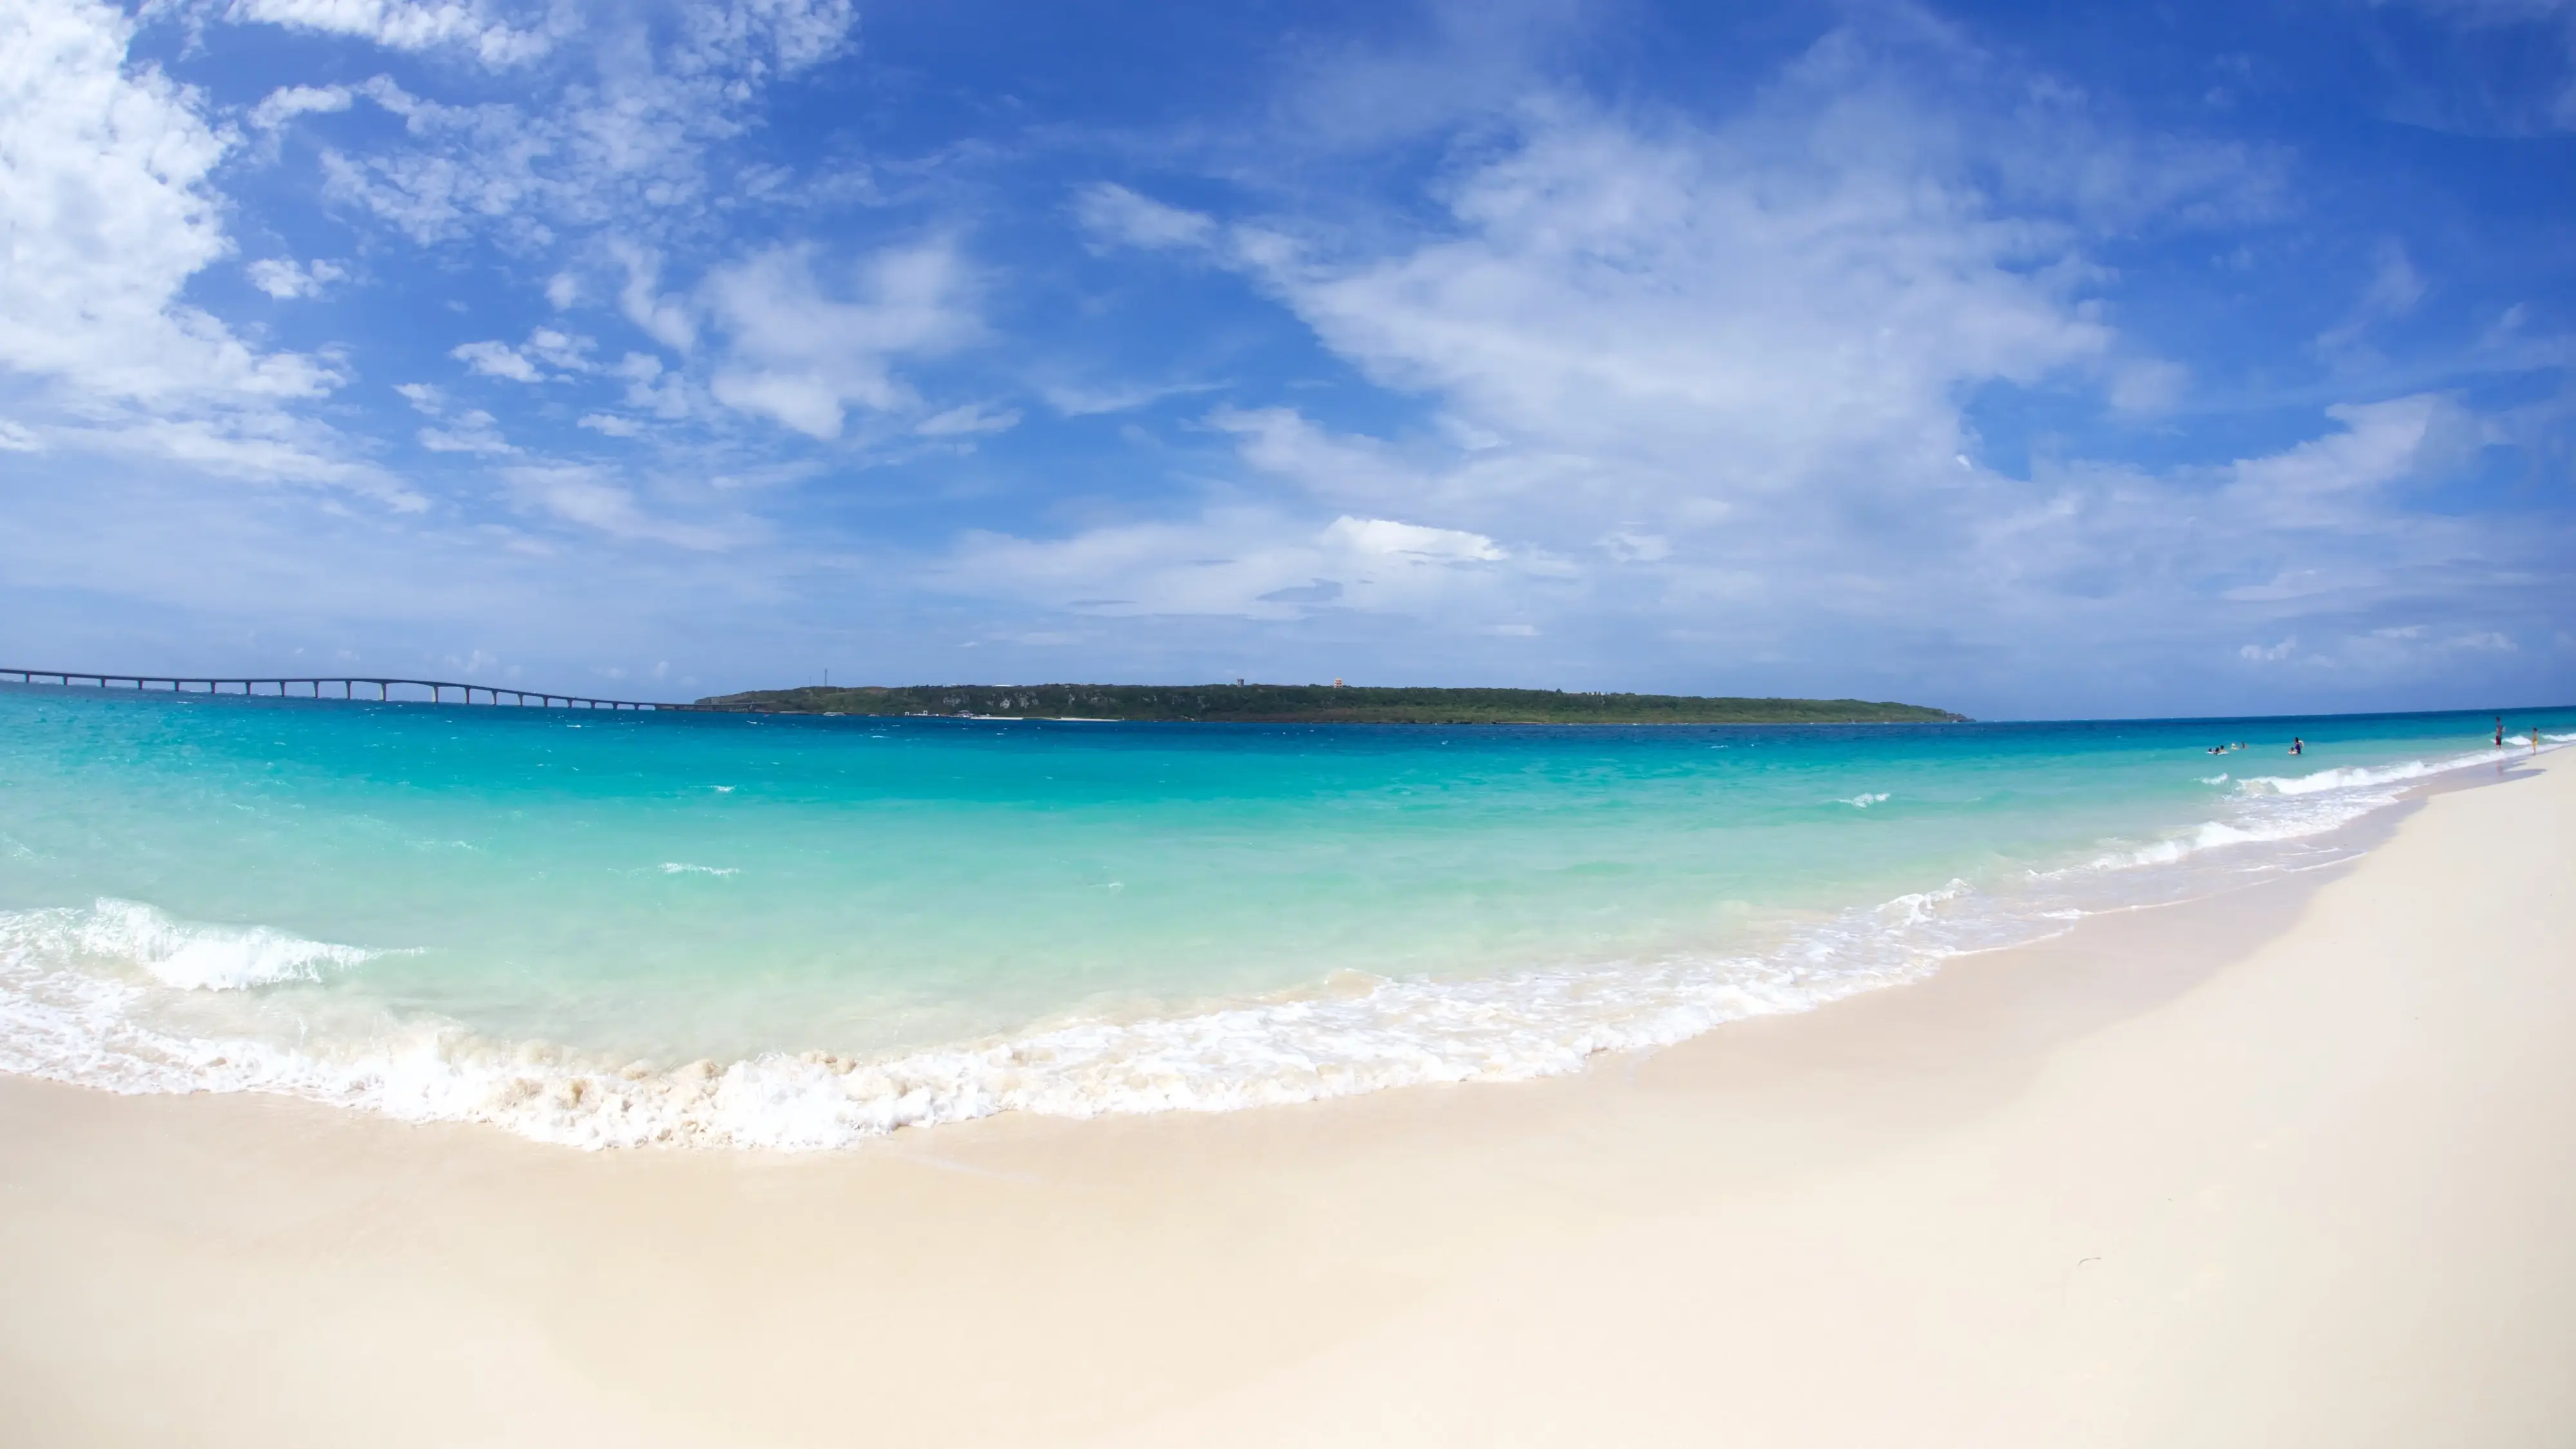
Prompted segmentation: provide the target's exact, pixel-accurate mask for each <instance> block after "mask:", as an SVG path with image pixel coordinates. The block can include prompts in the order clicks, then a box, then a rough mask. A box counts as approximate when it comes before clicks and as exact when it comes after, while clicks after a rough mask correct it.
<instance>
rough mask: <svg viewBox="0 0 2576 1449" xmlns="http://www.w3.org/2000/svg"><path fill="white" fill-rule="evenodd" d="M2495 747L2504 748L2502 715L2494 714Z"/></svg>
mask: <svg viewBox="0 0 2576 1449" xmlns="http://www.w3.org/2000/svg"><path fill="white" fill-rule="evenodd" d="M2496 748H2497V749H2499V750H2500V749H2503V748H2504V716H2503V715H2497V716H2496Z"/></svg>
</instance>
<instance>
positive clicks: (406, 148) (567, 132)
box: [258, 0, 856, 245]
mask: <svg viewBox="0 0 2576 1449" xmlns="http://www.w3.org/2000/svg"><path fill="white" fill-rule="evenodd" d="M258 3H259V4H261V6H262V7H263V12H264V13H263V18H274V19H279V20H280V21H281V23H294V24H299V25H303V26H305V27H306V28H315V29H325V30H331V31H334V32H336V33H342V34H352V35H360V36H364V37H366V38H368V39H371V40H375V41H376V42H377V43H379V44H383V45H387V46H389V47H391V48H396V49H416V48H424V47H428V46H457V45H463V46H465V47H466V48H468V49H470V50H472V51H473V52H474V53H476V54H478V55H480V56H481V57H482V58H483V59H484V60H485V61H486V63H488V64H496V65H516V64H519V63H521V62H527V63H528V64H526V66H525V68H524V69H523V70H521V71H519V72H517V73H515V75H514V79H513V82H512V85H511V89H512V90H513V91H515V92H518V93H520V94H524V95H526V96H527V97H528V99H526V100H525V101H482V102H478V103H475V104H470V105H449V104H443V103H440V102H438V101H435V100H431V99H427V98H423V97H420V96H415V95H412V94H410V93H409V92H407V91H405V90H404V89H403V88H402V87H401V86H399V85H396V84H395V83H394V82H393V81H392V80H390V79H388V78H385V77H381V76H379V77H377V78H376V79H374V80H371V81H369V82H367V83H365V84H364V85H361V86H357V87H354V88H353V90H354V92H355V94H358V95H362V96H365V97H366V98H367V99H370V100H372V101H374V102H375V103H377V104H378V105H380V106H382V107H384V108H385V109H386V110H388V111H390V112H392V113H393V114H395V115H397V116H399V117H401V118H402V120H403V123H404V130H405V141H404V142H403V143H402V144H398V145H393V146H387V147H378V148H372V149H368V150H363V151H360V150H332V151H329V152H326V153H325V154H324V156H323V168H324V174H325V178H326V180H327V182H328V184H329V187H330V190H331V192H332V194H333V195H335V196H337V197H338V198H340V199H342V200H344V201H346V202H349V203H351V204H354V205H356V206H358V207H362V208H364V209H365V210H367V211H370V212H372V213H374V214H375V215H376V216H378V217H379V218H381V219H383V220H384V221H386V222H388V223H390V224H392V225H393V226H395V227H397V228H399V229H400V230H402V231H403V232H404V233H406V234H407V235H409V236H411V237H412V238H413V239H414V240H416V241H419V242H421V243H423V244H430V243H436V242H442V241H450V240H455V239H458V238H461V237H464V236H466V235H468V234H470V233H472V232H474V231H476V230H479V229H482V228H487V227H490V228H497V229H499V230H501V231H502V232H503V233H504V234H505V235H509V236H511V237H513V238H514V239H516V240H518V241H521V242H523V243H528V244H533V245H545V244H549V243H551V242H553V241H554V240H555V239H556V238H557V237H558V236H559V235H560V234H561V232H562V230H563V229H566V228H572V229H578V230H585V231H590V230H600V229H605V228H609V227H612V226H613V227H615V228H616V229H617V231H618V232H619V234H620V235H621V236H625V237H628V238H632V237H636V236H651V235H654V234H656V233H657V232H659V231H660V230H662V229H663V228H664V227H665V226H666V225H667V223H668V222H669V220H670V219H673V218H687V217H691V216H695V215H699V214H701V213H702V211H703V209H704V208H705V206H706V205H707V203H708V200H709V197H710V195H711V194H712V193H713V192H714V191H715V190H716V189H717V187H718V184H719V183H718V179H717V178H714V177H711V176H710V175H709V173H708V167H707V160H706V157H707V152H708V150H709V148H710V147H712V146H715V145H717V144H719V143H721V142H724V141H726V140H729V139H731V138H733V137H736V136H739V135H741V134H742V133H743V132H745V131H746V130H749V129H751V128H752V127H753V126H754V125H756V124H757V122H758V119H759V116H760V109H759V102H760V101H761V99H762V98H763V96H764V95H765V92H766V90H767V87H768V86H769V84H770V83H771V82H772V81H774V80H775V79H777V78H778V77H780V76H783V75H789V74H793V73H795V72H798V71H801V70H804V69H806V68H808V67H810V66H813V65H815V64H817V63H819V62H820V61H822V60H824V59H826V58H828V57H829V56H831V55H833V54H835V53H837V52H838V51H839V50H840V49H841V48H842V47H843V46H844V45H845V44H846V43H847V40H848V36H849V31H850V28H851V26H852V25H853V24H854V23H855V20H856V15H855V12H854V11H853V10H852V8H851V7H850V5H849V3H848V0H712V3H706V4H696V5H689V6H683V7H679V8H678V9H676V10H675V11H671V12H668V13H667V14H663V13H652V14H648V13H646V12H644V11H638V10H631V9H628V10H619V9H615V8H610V9H589V10H581V9H572V8H565V9H561V10H552V11H546V12H543V13H542V14H532V15H531V17H530V19H529V21H528V22H527V24H525V25H518V26H513V25H509V24H505V23H502V22H500V21H498V20H496V19H494V18H493V17H492V16H491V15H490V14H488V13H487V12H485V11H482V10H479V9H473V8H471V7H465V6H458V5H406V4H400V3H383V0H258ZM531 8H532V10H533V8H534V7H531ZM270 12H273V13H270ZM477 27H480V28H477ZM549 52H552V54H551V55H549ZM539 57H546V58H545V59H544V60H543V62H542V63H538V58H539Z"/></svg>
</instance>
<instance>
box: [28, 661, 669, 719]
mask: <svg viewBox="0 0 2576 1449" xmlns="http://www.w3.org/2000/svg"><path fill="white" fill-rule="evenodd" d="M13 680H14V681H15V682H17V683H19V684H58V685H63V686H65V687H77V688H81V689H118V688H130V689H134V690H136V691H138V692H140V691H150V692H153V693H166V694H212V695H232V696H236V697H244V698H253V699H356V698H357V697H358V687H359V686H360V685H365V686H366V687H367V688H369V689H372V690H374V691H375V692H376V699H377V700H378V701H379V702H382V703H393V702H396V701H397V699H398V698H401V697H399V696H396V695H395V694H394V691H395V690H397V689H425V690H428V691H429V698H428V700H427V701H425V702H426V703H429V704H446V703H449V702H450V701H449V700H448V698H447V691H449V690H451V689H452V690H455V691H456V696H457V700H458V701H460V702H462V703H465V704H486V705H497V704H499V703H500V702H501V696H503V695H505V694H506V695H508V696H509V697H510V702H511V703H512V704H513V705H517V706H524V707H527V708H532V709H650V710H665V709H679V710H702V709H706V708H707V706H706V705H702V704H667V703H662V702H658V701H654V700H642V699H591V698H588V697H586V696H583V695H578V694H549V693H546V692H544V691H542V690H534V689H511V688H507V687H505V686H501V685H492V684H464V683H460V682H458V681H456V680H453V679H369V678H361V677H357V676H349V677H342V676H338V675H329V676H321V677H311V678H291V679H186V678H174V677H172V676H170V675H165V674H90V673H84V672H81V671H77V670H75V671H70V672H66V671H64V670H60V669H0V683H8V682H11V681H13ZM333 689H337V690H339V691H340V692H339V693H338V694H333V693H331V692H330V691H331V690H333ZM263 691H265V692H263ZM477 694H480V695H482V696H483V698H482V699H480V700H477V699H476V698H475V697H474V696H475V695H477ZM412 702H414V703H419V702H423V701H417V700H415V701H412Z"/></svg>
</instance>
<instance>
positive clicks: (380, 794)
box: [0, 687, 2576, 1148]
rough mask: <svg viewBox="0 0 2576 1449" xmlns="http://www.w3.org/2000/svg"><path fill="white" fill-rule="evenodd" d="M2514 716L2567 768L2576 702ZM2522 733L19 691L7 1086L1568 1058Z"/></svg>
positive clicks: (610, 1116) (646, 1113)
mask: <svg viewBox="0 0 2576 1449" xmlns="http://www.w3.org/2000/svg"><path fill="white" fill-rule="evenodd" d="M2506 723H2507V724H2508V726H2509V727H2511V728H2513V729H2515V730H2516V731H2518V732H2519V731H2527V730H2529V729H2531V728H2533V727H2535V726H2537V727H2539V728H2541V729H2543V730H2544V731H2545V732H2546V733H2547V734H2548V735H2551V736H2555V737H2556V738H2555V739H2553V740H2551V741H2549V744H2551V745H2555V744H2559V743H2563V742H2565V741H2566V740H2567V739H2568V738H2570V732H2571V731H2576V711H2570V710H2558V711H2547V712H2534V711H2514V712H2510V713H2508V715H2507V717H2506ZM2491 728H2492V726H2491V715H2490V714H2488V713H2477V714H2453V715H2382V716H2345V717H2332V718H2300V719H2254V720H2200V721H2146V722H2117V723H2081V724H1979V725H1937V726H1859V727H1817V726H1802V727H1782V728H1765V727H1740V726H1739V727H1707V728H1697V727H1670V726H1667V727H1655V728H1639V729H1622V728H1607V727H1597V726H1595V727H1579V726H1578V727H1552V728H1542V727H1532V728H1520V727H1494V726H1483V727H1427V726H1386V727H1372V726H1347V725H1343V726H1258V725H1135V724H1100V723H1082V722H1069V721H1068V722H1054V721H990V720H961V719H904V720H871V719H816V718H796V717H777V716H770V717H761V716H743V715H703V714H632V713H623V714H610V713H592V712H585V711H568V710H537V709H513V708H495V707H488V706H477V707H465V706H453V705H451V706H445V707H440V706H433V705H422V704H369V703H340V702H330V701H325V702H302V701H280V700H243V699H238V698H232V699H209V698H205V697H202V696H201V697H195V698H188V697H174V696H171V695H166V694H163V695H137V694H134V693H130V692H115V693H111V692H102V691H98V690H80V689H71V690H64V689H48V688H15V687H11V688H0V1070H7V1071H13V1072H23V1073H34V1074H38V1075H42V1076H47V1077H52V1078H57V1079H60V1080H64V1081H71V1082H81V1083H88V1084H91V1085H95V1086H101V1087H108V1088H113V1089H117V1090H123V1091H189V1090H218V1091H233V1090H248V1091H276V1092H288V1093H295V1094H299V1095H303V1096H308V1097H313V1098H318V1099H321V1100H325V1101H330V1102H336V1103H342V1104H345V1105H348V1106H352V1107H357V1108H364V1109H370V1110H375V1111H381V1112H386V1113H391V1114H394V1115H397V1116H401V1117H407V1118H415V1119H432V1118H437V1119H462V1120H477V1121H487V1122H492V1123H496V1124H498V1125H500V1126H503V1127H505V1128H508V1129H510V1130H512V1131H516V1132H520V1133H523V1134H525V1135H527V1136H530V1137H535V1138H539V1139H543V1140H548V1141H558V1142H566V1143H573V1144H578V1145H583V1146H606V1145H636V1144H647V1143H668V1144H675V1145H710V1146H723V1145H735V1146H765V1147H785V1148H816V1147H831V1146H837V1145H843V1144H847V1143H849V1142H852V1141H855V1140H857V1139H859V1138H862V1137H865V1136H867V1135H870V1134H873V1133H878V1132H883V1131H886V1130H889V1129H891V1128H894V1127H898V1126H904V1125H915V1124H927V1123H935V1122H940V1121H946V1120H954V1119H957V1118H963V1117H971V1116H978V1115H982V1114H985V1113H989V1112H994V1111H1000V1110H1010V1109H1020V1110H1030V1111H1039V1112H1049V1113H1059V1114H1067V1115H1091V1114H1096V1113H1103V1112H1124V1111H1148V1110H1161V1109H1174V1108H1180V1109H1199V1110H1216V1109H1225V1108H1233V1107H1242V1106H1252V1105H1259V1104H1263V1103H1272V1102H1287V1101H1297V1100H1304V1099H1309V1098H1314V1097H1318V1096H1328V1095H1337V1094H1342V1093H1348V1092H1356V1091H1365V1090H1370V1089H1373V1088H1378V1087H1384V1086H1393V1085H1400V1084H1405V1083H1413V1082H1426V1081H1465V1080H1475V1079H1507V1078H1514V1077H1523V1076H1530V1075H1536V1074H1544V1073H1550V1072H1561V1071H1568V1070H1574V1069H1578V1068H1579V1067H1580V1066H1581V1065H1582V1063H1583V1061H1584V1060H1585V1059H1586V1058H1587V1057H1588V1056H1590V1055H1592V1054H1594V1053H1597V1052H1601V1051H1605V1050H1614V1049H1621V1048H1636V1047H1644V1046H1652V1045H1657V1044H1661V1043H1667V1042H1671V1041H1675V1040H1678V1039H1681V1038H1683V1037H1687V1036H1690V1035H1693V1034H1695V1033H1697V1032H1700V1031H1704V1030H1706V1029H1707V1028H1709V1027H1710V1026H1712V1025H1715V1024H1717V1023H1719V1022H1723V1021H1726V1020H1729V1019H1733V1018H1737V1017H1742V1016H1747V1015H1752V1014H1758V1013H1765V1012H1779V1011H1796V1010H1802V1009H1806V1008H1809V1007H1813V1006H1816V1005H1819V1004H1821V1003H1824V1002H1828V1001H1832V1000H1834V999H1836V998H1839V997H1842V996H1846V995H1849V994H1851V993H1853V992H1856V991H1862V990H1867V989H1869V988H1872V987H1876V986H1881V985H1887V984H1891V983H1895V982H1902V981H1907V980H1912V979H1915V978H1918V977H1920V976H1922V975H1924V974H1926V973H1928V972H1931V971H1933V970H1936V969H1938V968H1939V966H1940V964H1941V963H1942V962H1943V961H1944V960H1946V959H1948V958H1950V957H1953V956H1955V955H1958V954H1960V953H1962V952H1968V951H1976V950H1981V949H1987V948H1991V947H1995V946H1999V945H2005V944H2010V943H2013V942H2017V941H2023V940H2029V939H2032V938H2034V937H2036V936H2039V935H2044V934H2048V933H2051V932H2054V931H2058V930H2063V929H2065V928H2066V926H2067V925H2068V923H2070V922H2072V921H2074V920H2077V919H2080V918H2081V917H2082V916H2083V915H2084V914H2087V913H2091V912H2098V911H2105V910H2116V909H2124V908H2127V907H2131V906H2135V905H2138V904H2142V903H2149V902H2155V901H2163V900H2171V899H2177V898H2180V897H2184V896H2189V895H2194V894H2201V893H2206V892H2210V891H2215V890H2222V889H2226V888H2227V887H2229V886H2230V885H2232V884H2234V883H2237V882H2241V881H2243V880H2245V879H2247V878H2248V877H2249V876H2253V875H2259V874H2263V873H2269V872H2277V871H2283V870H2295V869H2302V868H2307V867H2311V866H2314V865H2316V864H2318V863H2320V862H2323V861H2326V860H2330V859H2333V858H2336V855H2337V852H2338V850H2339V849H2340V847H2338V846H2337V845H2335V844H2334V842H2333V837H2332V835H2331V832H2332V831H2333V830H2334V829H2335V828H2336V827H2337V826H2339V825H2342V824H2344V823H2346V822H2349V821H2351V820H2353V819H2355V818H2357V817H2358V816H2360V815H2363V814H2365V813H2367V812H2369V811H2371V810H2374V809H2378V808H2381V807H2383V806H2386V805H2388V804H2391V803H2393V802H2394V801H2395V800H2396V798H2397V797H2398V794H2399V792H2400V791H2401V790H2402V789H2404V788H2405V787H2406V785H2407V784H2408V783H2409V782H2411V781H2414V780H2418V779H2422V778H2425V777H2427V776H2430V775H2433V774H2436V773H2440V772H2444V771H2452V770H2474V769H2487V770H2490V771H2491V770H2492V769H2493V768H2494V767H2495V766H2496V764H2497V763H2498V761H2499V758H2500V757H2499V756H2498V754H2497V753H2496V752H2495V751H2494V750H2493V749H2492V748H2490V738H2491V736H2490V731H2491ZM2294 735H2297V736H2302V737H2304V738H2305V740H2306V742H2307V746H2308V751H2307V753H2306V754H2305V755H2304V756H2302V757H2298V758H2292V757H2290V756H2289V755H2287V754H2286V753H2285V750H2286V746H2287V745H2288V742H2289V740H2290V739H2291V737H2292V736H2294ZM2234 742H2243V743H2244V744H2246V746H2247V748H2245V749H2242V750H2230V751H2228V752H2226V753H2224V754H2218V755H2213V754H2210V753H2208V752H2207V751H2208V748H2209V747H2210V746H2212V745H2217V744H2222V743H2234ZM2526 752H2527V747H2526V746H2524V745H2523V744H2521V743H2519V742H2517V743H2516V744H2515V745H2514V747H2513V748H2512V749H2510V750H2508V751H2507V752H2505V755H2504V756H2503V757H2502V758H2505V759H2511V758H2519V757H2520V756H2521V755H2522V754H2524V753H2526Z"/></svg>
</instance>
